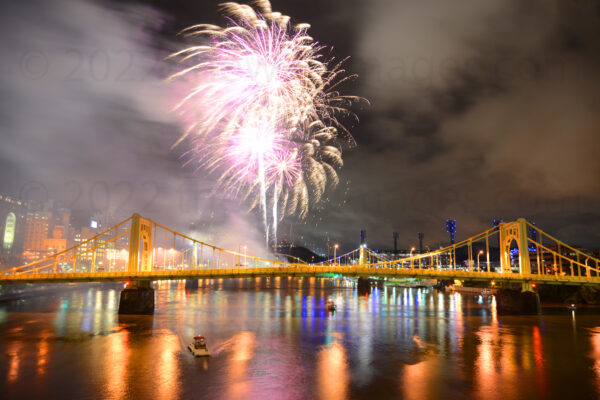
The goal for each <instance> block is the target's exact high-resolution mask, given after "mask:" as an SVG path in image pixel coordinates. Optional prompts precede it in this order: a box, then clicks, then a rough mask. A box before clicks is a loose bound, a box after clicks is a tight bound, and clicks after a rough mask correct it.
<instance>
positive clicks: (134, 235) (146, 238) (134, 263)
mask: <svg viewBox="0 0 600 400" xmlns="http://www.w3.org/2000/svg"><path fill="white" fill-rule="evenodd" d="M151 269H152V222H151V221H150V220H148V219H145V218H142V217H141V216H140V215H139V214H133V217H131V233H130V234H129V262H128V265H127V271H129V272H131V273H134V272H138V271H150V270H151Z"/></svg>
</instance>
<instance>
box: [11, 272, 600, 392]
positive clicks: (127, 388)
mask: <svg viewBox="0 0 600 400" xmlns="http://www.w3.org/2000/svg"><path fill="white" fill-rule="evenodd" d="M65 288H67V287H65V286H61V287H60V289H55V290H49V291H47V292H45V294H44V295H43V296H37V297H31V298H28V299H25V300H21V301H13V302H3V303H0V349H1V351H2V352H1V359H0V390H1V393H3V395H2V398H7V399H8V398H27V397H32V398H37V397H44V398H51V397H63V398H86V397H88V398H111V399H128V398H153V399H164V400H173V399H179V398H184V399H188V398H207V399H212V398H219V399H236V398H239V399H254V398H256V399H258V398H261V399H262V398H280V399H281V398H282V399H304V398H306V399H313V398H321V399H346V398H373V397H380V398H398V397H401V398H407V399H411V398H414V399H423V398H481V399H500V398H526V397H533V398H537V397H548V396H550V397H561V396H569V398H595V397H598V396H599V395H600V390H599V388H600V312H597V311H593V310H578V311H577V319H576V320H575V319H574V315H572V314H571V313H570V312H569V311H568V310H566V309H565V310H555V311H548V312H547V313H546V315H544V316H541V317H516V316H514V317H504V316H498V315H496V312H495V301H494V299H493V298H491V297H481V296H475V295H461V294H445V293H440V292H437V291H435V290H432V289H409V288H400V287H386V288H383V289H374V290H373V291H372V292H371V293H370V294H369V295H363V296H360V295H358V294H357V292H356V290H355V289H354V288H353V287H351V286H350V285H348V284H347V282H345V281H342V280H326V279H315V278H309V279H306V278H305V279H292V278H273V279H233V280H213V281H202V282H200V285H199V288H198V289H193V290H186V288H185V283H184V282H161V283H157V284H156V285H155V288H156V292H157V311H156V314H155V315H154V316H118V315H117V314H116V309H117V302H118V297H119V287H118V286H117V285H112V284H107V285H93V284H87V285H74V286H69V287H68V290H65ZM327 299H333V300H334V301H335V303H336V305H337V311H336V312H333V313H330V312H328V311H327V310H326V307H325V304H326V301H327ZM198 333H200V334H202V335H204V336H206V337H207V338H208V343H209V348H210V350H211V352H212V354H213V356H212V357H210V358H209V359H195V358H193V357H192V356H191V355H190V354H189V353H188V352H187V350H186V346H187V343H188V342H189V341H191V337H192V336H194V335H195V334H198ZM569 382H571V383H573V382H576V383H577V384H576V385H575V384H569Z"/></svg>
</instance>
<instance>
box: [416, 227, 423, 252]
mask: <svg viewBox="0 0 600 400" xmlns="http://www.w3.org/2000/svg"><path fill="white" fill-rule="evenodd" d="M417 235H418V237H419V253H420V254H423V238H424V237H425V234H424V233H423V232H419V233H418V234H417Z"/></svg>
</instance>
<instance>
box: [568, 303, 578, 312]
mask: <svg viewBox="0 0 600 400" xmlns="http://www.w3.org/2000/svg"><path fill="white" fill-rule="evenodd" d="M569 310H571V311H575V310H577V306H575V304H571V305H570V306H569Z"/></svg>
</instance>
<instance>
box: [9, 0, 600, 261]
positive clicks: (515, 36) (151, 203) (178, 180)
mask: <svg viewBox="0 0 600 400" xmlns="http://www.w3.org/2000/svg"><path fill="white" fill-rule="evenodd" d="M175 3H177V4H175ZM218 3H219V1H203V2H199V1H193V2H192V1H179V2H173V1H166V0H164V1H154V2H147V3H138V2H127V3H122V2H120V3H112V2H97V1H68V0H44V1H42V0H31V1H26V2H17V1H12V2H2V5H0V19H1V23H0V34H1V37H2V45H1V47H0V52H1V54H2V56H1V58H0V70H1V71H2V73H1V74H0V92H1V93H2V96H1V97H0V130H1V132H2V133H1V134H2V146H1V148H0V151H1V154H0V183H1V185H0V193H3V194H8V195H13V196H15V197H17V196H19V197H21V198H24V199H34V200H45V199H46V198H53V199H56V200H59V201H61V202H63V203H64V204H65V205H67V206H69V207H70V208H72V209H73V211H74V217H75V218H76V220H78V221H79V222H80V223H82V222H81V221H82V220H85V219H86V218H88V217H89V216H90V215H91V214H103V215H107V216H109V217H110V218H115V219H116V218H119V217H121V216H126V215H128V214H131V213H132V212H136V211H137V212H140V213H141V214H142V215H144V216H148V217H151V218H155V219H156V220H158V221H159V222H162V223H164V224H166V225H169V226H171V227H173V228H176V229H181V230H187V229H189V223H190V222H192V221H195V222H196V225H195V228H194V229H195V236H198V237H199V238H200V239H206V240H211V241H212V242H213V243H215V244H220V245H225V246H234V247H235V248H237V246H238V245H239V244H240V243H256V246H255V247H259V246H260V244H259V243H262V242H263V240H262V238H261V229H260V223H259V219H258V216H257V215H256V214H255V213H251V214H248V213H246V209H247V206H246V205H244V204H241V203H240V202H239V201H238V200H236V199H231V198H227V196H224V195H223V194H222V193H218V192H215V191H214V190H213V188H214V183H215V177H214V176H209V175H207V174H206V173H205V172H204V171H202V170H200V171H194V169H193V168H189V167H185V166H183V159H182V153H183V152H184V151H185V149H184V148H182V147H181V146H179V147H176V148H174V149H171V145H172V144H173V143H174V142H175V141H176V140H177V138H178V137H179V135H180V133H181V129H182V128H181V126H179V124H178V122H177V121H176V120H175V117H174V115H173V114H172V113H170V112H169V108H170V106H171V105H172V104H173V101H174V93H173V90H172V88H171V87H170V86H169V85H168V84H166V83H165V82H164V78H165V77H166V76H167V75H168V74H169V73H170V72H172V69H173V65H172V63H169V62H167V61H165V60H164V57H165V56H166V55H168V54H169V53H171V52H173V51H174V50H177V49H180V48H182V47H183V46H184V42H183V39H182V38H181V37H178V36H176V33H177V32H178V31H179V30H181V29H183V28H185V27H186V26H188V25H190V24H195V23H206V22H208V23H217V24H223V23H224V20H223V19H222V17H220V16H219V13H218ZM272 4H273V9H274V10H277V11H281V12H282V13H284V14H287V15H290V16H291V17H292V21H293V22H308V23H310V24H311V25H312V28H311V30H310V31H309V32H310V33H311V35H312V36H313V37H314V38H315V39H316V40H317V41H318V42H319V43H320V44H322V45H325V46H327V48H328V50H327V52H328V53H330V54H331V55H332V56H335V57H336V58H344V57H346V56H350V57H351V59H350V60H349V61H348V62H347V64H346V69H347V71H348V73H349V74H353V73H356V74H358V75H359V77H358V78H357V79H356V80H355V81H354V82H352V83H351V84H348V85H346V86H345V87H344V88H343V90H344V92H345V93H346V94H356V95H359V96H362V97H364V98H366V99H368V100H369V102H370V105H366V104H361V105H357V106H356V107H355V108H354V109H353V111H354V112H355V113H356V114H357V115H358V117H359V119H360V122H359V123H358V124H356V123H355V122H353V121H352V120H348V121H346V123H347V126H348V128H349V129H350V131H351V133H352V134H353V136H354V137H355V139H356V142H357V146H356V147H354V148H345V149H344V161H345V166H344V168H343V169H342V170H341V171H340V172H339V174H340V185H339V187H338V188H337V189H336V190H334V191H331V192H329V193H328V198H327V200H326V201H325V202H323V203H322V204H321V205H320V206H319V207H318V209H317V210H314V212H313V213H312V214H311V215H310V216H309V217H308V218H307V219H306V220H305V221H298V220H295V219H286V220H285V221H284V223H283V224H282V225H281V228H280V232H282V233H283V232H285V234H286V235H287V237H289V238H291V239H293V240H294V241H295V242H296V243H298V244H306V245H307V246H309V247H313V248H317V249H319V250H323V248H324V247H323V245H324V244H325V243H326V242H327V240H329V241H331V242H332V243H333V242H339V243H341V245H342V248H343V249H351V248H354V247H356V245H357V244H358V241H359V231H360V229H366V230H367V241H368V244H369V246H370V247H374V248H384V247H388V248H389V247H391V246H392V231H393V230H397V231H398V232H399V233H400V245H401V247H405V248H409V247H410V246H413V245H416V244H417V232H424V233H425V243H426V244H428V245H431V246H432V247H433V246H437V245H439V244H440V243H442V242H445V241H447V240H448V239H447V235H446V233H445V219H446V218H455V219H456V220H457V226H458V233H457V238H458V239H461V238H465V237H467V236H470V235H472V234H475V233H478V232H480V231H482V230H484V229H487V228H488V227H490V226H491V222H492V220H493V219H494V218H498V219H504V220H511V219H514V218H517V217H526V218H528V219H530V220H533V221H535V222H536V223H537V225H538V226H540V227H541V228H542V229H544V230H545V231H546V232H548V233H550V234H553V235H555V236H557V237H558V238H560V239H563V240H565V241H567V242H569V243H571V244H579V245H582V246H585V247H600V207H599V206H600V179H599V178H600V112H599V110H600V75H599V73H598V71H599V70H600V69H599V67H600V3H599V2H597V1H591V0H590V1H587V0H581V1H579V0H570V1H552V0H533V1H532V0H524V1H523V0H489V1H485V2H482V1H477V0H452V1H441V0H436V1H430V0H424V1H423V0H421V1H416V0H415V1H402V0H395V1H393V0H374V1H373V0H346V1H341V0H325V1H316V0H309V1H299V0H294V1H287V0H274V1H272ZM280 236H281V235H280ZM280 238H281V237H280Z"/></svg>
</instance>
